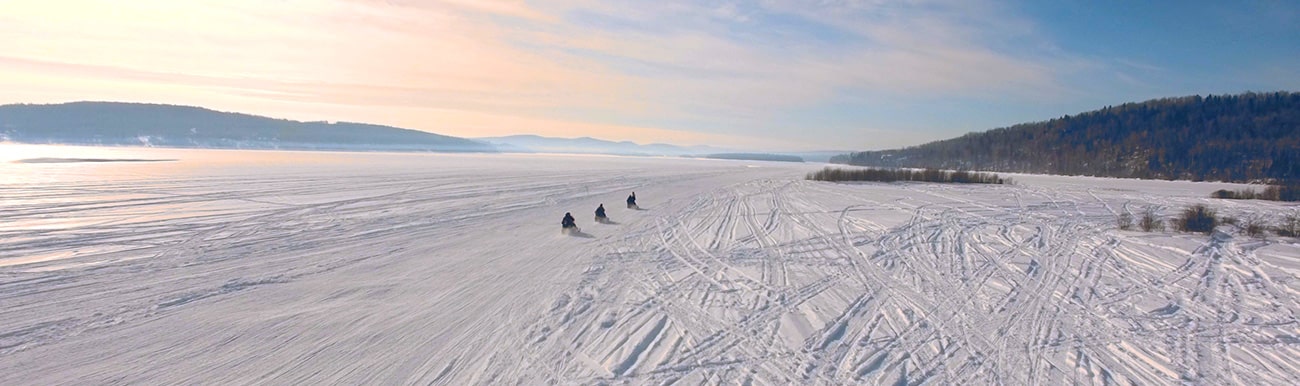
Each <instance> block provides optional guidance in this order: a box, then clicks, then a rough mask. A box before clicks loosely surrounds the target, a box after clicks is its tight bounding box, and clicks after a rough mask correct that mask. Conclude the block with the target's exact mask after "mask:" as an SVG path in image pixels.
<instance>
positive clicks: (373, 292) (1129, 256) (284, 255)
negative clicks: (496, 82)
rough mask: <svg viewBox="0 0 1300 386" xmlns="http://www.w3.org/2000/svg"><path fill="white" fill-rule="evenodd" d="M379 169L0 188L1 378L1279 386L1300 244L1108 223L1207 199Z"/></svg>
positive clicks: (410, 165) (771, 166)
mask: <svg viewBox="0 0 1300 386" xmlns="http://www.w3.org/2000/svg"><path fill="white" fill-rule="evenodd" d="M370 157H372V158H375V160H371V161H369V162H368V163H363V164H351V163H341V164H338V165H337V166H336V167H331V168H330V170H317V169H313V168H310V167H303V166H301V165H294V164H286V165H279V166H275V167H272V168H269V169H259V170H257V171H256V172H250V171H248V170H249V169H238V168H236V169H219V170H214V169H202V168H200V169H199V170H197V171H195V170H190V171H186V172H185V173H184V174H167V173H161V174H159V173H144V174H126V175H120V176H117V177H118V178H111V179H99V178H81V179H78V178H67V179H64V180H60V181H56V182H45V181H43V182H41V183H39V184H35V183H10V184H4V185H2V186H0V197H3V199H4V200H3V204H2V205H3V206H4V207H3V210H2V211H0V213H2V214H0V309H3V310H4V312H3V313H0V383H2V384H84V383H93V384H103V383H132V384H139V383H146V384H174V383H204V384H230V383H237V384H247V383H274V384H303V383H312V384H319V383H335V384H337V383H345V384H357V383H403V384H405V383H418V384H428V383H435V384H501V383H524V384H549V383H564V384H573V383H576V384H598V383H609V384H623V383H632V384H664V383H671V382H677V383H682V384H698V383H708V384H712V383H727V384H733V383H741V384H846V383H895V384H903V383H906V384H914V383H927V382H928V383H940V384H984V383H1002V384H1064V383H1083V384H1105V383H1127V382H1130V381H1131V382H1137V383H1141V384H1173V383H1181V382H1198V383H1208V384H1296V383H1300V369H1298V368H1297V367H1298V366H1300V365H1296V364H1295V363H1297V362H1296V361H1295V358H1300V352H1298V351H1300V326H1297V324H1296V310H1297V300H1296V299H1297V294H1298V292H1297V291H1300V282H1297V280H1296V277H1297V276H1296V275H1297V272H1300V242H1298V241H1297V240H1296V239H1289V238H1279V237H1275V236H1272V237H1270V238H1267V239H1264V240H1259V239H1253V238H1247V237H1244V236H1240V235H1237V234H1236V233H1235V232H1234V231H1233V230H1232V229H1231V228H1226V227H1225V228H1223V230H1224V231H1223V232H1219V233H1216V234H1215V235H1213V236H1205V235H1193V234H1178V233H1143V232H1136V231H1132V232H1130V231H1119V230H1117V229H1115V228H1116V227H1115V218H1116V216H1117V215H1118V213H1121V212H1122V211H1129V212H1132V213H1135V214H1137V213H1140V211H1141V210H1142V209H1144V208H1146V207H1148V206H1154V207H1157V208H1158V209H1159V210H1160V211H1161V213H1163V214H1166V215H1169V216H1172V214H1173V213H1175V212H1177V211H1178V210H1181V209H1182V208H1183V207H1184V206H1186V205H1190V204H1194V203H1206V204H1209V205H1211V206H1213V207H1215V208H1216V209H1219V210H1220V212H1221V213H1224V214H1231V215H1235V216H1239V217H1243V218H1244V217H1246V216H1274V215H1275V214H1276V213H1280V212H1285V211H1288V210H1296V209H1297V208H1296V207H1295V206H1294V205H1293V204H1284V203H1273V202H1259V201H1223V200H1211V199H1209V198H1207V197H1208V193H1209V192H1210V191H1213V190H1215V189H1218V188H1220V187H1221V186H1220V185H1216V184H1194V183H1185V182H1158V181H1126V180H1111V179H1091V178H1068V177H1044V176H1013V178H1015V180H1016V181H1017V183H1018V185H1014V186H988V185H937V184H831V183H820V182H810V181H803V180H801V178H802V176H803V174H804V173H805V172H807V171H809V170H813V169H817V168H819V167H820V165H798V164H781V163H758V162H735V161H704V160H676V159H653V158H646V159H640V158H610V157H563V156H392V155H374V156H370ZM25 167H27V166H25ZM30 167H44V166H30ZM62 167H65V168H66V166H62ZM96 167H97V168H102V167H103V166H96ZM157 167H158V165H131V166H122V168H127V169H130V170H137V171H138V170H144V169H143V168H157ZM150 170H152V169H150ZM132 173H137V172H132ZM631 191H636V192H637V196H638V203H639V204H640V205H641V206H642V208H643V209H644V210H640V211H634V210H628V209H624V208H623V205H621V204H622V200H623V198H624V197H626V195H627V194H628V193H629V192H631ZM599 203H604V204H606V207H607V208H608V210H609V215H610V218H611V220H613V221H614V223H613V224H597V223H593V222H591V221H590V218H591V211H592V210H594V209H595V207H596V205H597V204H599ZM566 211H568V212H573V213H574V216H575V217H577V218H578V224H579V226H581V227H582V230H583V233H582V234H580V235H576V236H564V235H560V234H559V232H558V231H559V220H560V217H561V216H562V215H563V213H564V212H566Z"/></svg>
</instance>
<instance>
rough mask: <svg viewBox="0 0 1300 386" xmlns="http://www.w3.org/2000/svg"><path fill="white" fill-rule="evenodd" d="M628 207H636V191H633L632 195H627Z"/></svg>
mask: <svg viewBox="0 0 1300 386" xmlns="http://www.w3.org/2000/svg"><path fill="white" fill-rule="evenodd" d="M627 207H628V208H635V207H636V192H632V195H630V196H627Z"/></svg>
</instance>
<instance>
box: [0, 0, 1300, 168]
mask: <svg viewBox="0 0 1300 386" xmlns="http://www.w3.org/2000/svg"><path fill="white" fill-rule="evenodd" d="M1298 4H1300V3H1296V2H1284V1H1256V2H1208V1H1179V2H1172V1H1157V2H1130V1H1069V0H1067V1H1009V2H1001V1H984V0H965V1H948V0H919V1H891V0H864V1H853V0H839V1H835V0H824V1H790V0H759V1H674V0H664V1H634V0H605V1H594V0H555V1H545V2H541V1H538V2H533V1H510V0H505V1H493V0H424V1H417V0H277V1H253V0H230V1H224V2H200V1H163V0H139V1H132V2H126V3H120V2H108V1H98V0H67V1H59V2H48V1H32V0H10V1H5V2H0V87H3V88H4V89H6V90H9V91H7V92H6V93H4V96H0V103H19V102H23V103H33V102H36V103H43V102H63V101H73V100H119V101H138V102H161V103H175V104H189V105H199V106H205V107H210V108H214V109H218V110H225V111H241V112H249V113H254V114H261V115H268V116H274V117H284V118H291V119H304V120H348V121H363V122H373V123H380V124H389V125H395V126H401V127H408V128H414V129H420V130H426V131H432V132H437V133H442V134H448V135H456V136H462V137H480V136H498V135H508V134H522V133H534V134H540V135H547V136H562V137H576V136H592V137H598V138H604V139H611V140H632V141H637V142H643V143H645V142H669V143H679V144H713V145H721V146H732V147H741V148H749V149H755V150H810V149H836V150H863V149H882V148H893V147H900V146H908V145H915V144H920V143H923V142H926V141H930V140H936V139H943V138H949V137H953V136H957V135H960V134H963V133H966V132H970V131H980V130H985V129H990V128H995V127H1002V126H1007V125H1012V124H1016V123H1022V122H1029V121H1038V120H1045V119H1050V118H1053V117H1058V116H1061V115H1064V114H1074V113H1078V112H1082V111H1087V110H1092V109H1096V108H1100V107H1103V106H1106V105H1113V104H1120V103H1124V102H1134V101H1142V100H1146V99H1152V98H1159V97H1166V96H1182V95H1191V94H1200V95H1205V94H1225V93H1240V92H1245V91H1277V90H1288V91H1295V90H1300V65H1297V64H1300V11H1298V9H1300V5H1298Z"/></svg>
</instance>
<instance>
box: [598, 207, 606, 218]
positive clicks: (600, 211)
mask: <svg viewBox="0 0 1300 386" xmlns="http://www.w3.org/2000/svg"><path fill="white" fill-rule="evenodd" d="M596 218H598V219H601V218H605V204H600V206H597V207H596Z"/></svg>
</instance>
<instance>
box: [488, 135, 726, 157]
mask: <svg viewBox="0 0 1300 386" xmlns="http://www.w3.org/2000/svg"><path fill="white" fill-rule="evenodd" d="M475 140H478V141H483V142H487V143H489V144H492V145H493V146H496V147H497V148H498V149H500V150H501V151H508V152H519V153H576V154H611V155H640V156H681V155H703V154H709V153H720V152H727V151H728V150H726V149H722V148H717V147H711V146H677V145H669V144H663V143H652V144H648V145H641V144H637V143H634V142H628V141H623V142H614V141H606V140H603V139H595V138H591V137H581V138H554V137H542V136H537V135H511V136H506V137H488V138H475Z"/></svg>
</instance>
